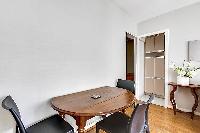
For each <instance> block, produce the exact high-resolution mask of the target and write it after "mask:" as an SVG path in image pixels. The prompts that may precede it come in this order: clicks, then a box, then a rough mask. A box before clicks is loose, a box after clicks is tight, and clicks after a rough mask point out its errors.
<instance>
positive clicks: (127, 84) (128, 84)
mask: <svg viewBox="0 0 200 133" xmlns="http://www.w3.org/2000/svg"><path fill="white" fill-rule="evenodd" d="M117 87H118V88H123V89H127V90H129V91H131V92H132V93H134V94H135V82H134V81H132V80H122V79H118V81H117Z"/></svg>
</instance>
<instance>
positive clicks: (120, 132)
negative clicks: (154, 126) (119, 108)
mask: <svg viewBox="0 0 200 133" xmlns="http://www.w3.org/2000/svg"><path fill="white" fill-rule="evenodd" d="M153 99H154V95H150V98H149V100H148V101H147V102H143V103H140V104H137V106H136V108H135V110H134V112H133V113H132V115H131V117H128V116H127V115H125V114H123V113H121V112H116V113H114V114H112V115H110V116H108V117H106V118H104V119H103V120H102V121H100V122H98V123H97V124H96V133H99V130H100V129H102V130H103V131H105V132H106V133H144V132H145V133H150V130H149V124H148V109H149V104H150V103H151V102H152V100H153Z"/></svg>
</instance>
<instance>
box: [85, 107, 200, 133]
mask: <svg viewBox="0 0 200 133" xmlns="http://www.w3.org/2000/svg"><path fill="white" fill-rule="evenodd" d="M127 113H128V114H130V113H131V111H128V112H127ZM149 126H150V130H151V133H200V117H199V116H195V117H194V119H193V120H191V119H190V114H188V113H180V112H177V114H176V115H174V114H173V110H172V109H165V108H164V107H160V106H156V105H151V106H150V111H149ZM88 133H95V129H92V130H91V131H89V132H88ZM102 133H103V132H102Z"/></svg>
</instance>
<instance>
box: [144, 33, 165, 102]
mask: <svg viewBox="0 0 200 133" xmlns="http://www.w3.org/2000/svg"><path fill="white" fill-rule="evenodd" d="M164 43H165V41H164V34H159V35H155V36H150V37H147V38H146V40H145V60H144V62H145V74H144V77H145V93H153V94H156V95H157V96H160V97H163V98H164V95H165V89H164V84H165V50H164V46H165V44H164Z"/></svg>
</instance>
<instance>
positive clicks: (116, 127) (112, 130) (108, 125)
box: [96, 112, 130, 133]
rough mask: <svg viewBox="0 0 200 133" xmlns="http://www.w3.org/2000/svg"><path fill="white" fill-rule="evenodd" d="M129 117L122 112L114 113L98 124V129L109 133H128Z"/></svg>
mask: <svg viewBox="0 0 200 133" xmlns="http://www.w3.org/2000/svg"><path fill="white" fill-rule="evenodd" d="M129 119H130V118H129V117H128V116H127V115H125V114H122V113H120V112H117V113H114V114H112V115H110V116H108V117H106V118H105V119H103V120H102V121H100V122H98V123H97V125H96V126H97V127H99V128H100V129H103V130H104V131H106V132H109V133H127V129H128V123H129Z"/></svg>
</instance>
